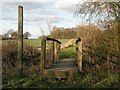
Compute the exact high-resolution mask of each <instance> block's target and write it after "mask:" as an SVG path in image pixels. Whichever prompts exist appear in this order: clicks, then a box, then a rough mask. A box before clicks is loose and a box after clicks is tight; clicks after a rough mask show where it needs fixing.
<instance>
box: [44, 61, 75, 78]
mask: <svg viewBox="0 0 120 90" xmlns="http://www.w3.org/2000/svg"><path fill="white" fill-rule="evenodd" d="M76 73H77V65H76V60H75V59H60V60H59V62H57V63H54V64H52V65H51V66H50V67H49V68H48V69H45V70H44V77H47V78H71V77H73V76H75V74H76Z"/></svg>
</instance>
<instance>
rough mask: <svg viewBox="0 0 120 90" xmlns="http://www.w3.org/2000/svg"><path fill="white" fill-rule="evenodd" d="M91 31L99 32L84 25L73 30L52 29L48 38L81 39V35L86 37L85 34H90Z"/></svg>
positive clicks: (93, 27) (90, 26) (91, 26)
mask: <svg viewBox="0 0 120 90" xmlns="http://www.w3.org/2000/svg"><path fill="white" fill-rule="evenodd" d="M91 30H99V29H98V28H97V27H96V26H94V25H92V24H91V25H84V26H76V27H73V28H63V27H53V28H52V31H51V32H50V35H49V36H50V37H53V38H56V39H71V38H77V37H82V36H83V35H87V33H89V32H91Z"/></svg>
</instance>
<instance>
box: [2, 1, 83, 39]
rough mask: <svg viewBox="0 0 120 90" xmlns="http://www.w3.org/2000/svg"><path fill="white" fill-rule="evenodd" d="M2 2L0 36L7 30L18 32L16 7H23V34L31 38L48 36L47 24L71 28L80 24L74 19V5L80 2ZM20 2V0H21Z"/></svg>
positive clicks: (77, 19) (78, 20)
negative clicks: (27, 34)
mask: <svg viewBox="0 0 120 90" xmlns="http://www.w3.org/2000/svg"><path fill="white" fill-rule="evenodd" d="M14 1H15V0H13V2H6V1H4V2H2V3H0V8H2V9H1V10H2V14H0V22H1V21H2V23H0V26H1V27H0V34H3V33H5V32H6V31H7V30H9V29H11V28H12V29H14V30H15V31H17V30H18V20H17V18H18V5H22V6H23V12H24V15H23V16H24V21H23V22H24V26H23V27H24V32H25V31H28V32H30V33H31V35H32V37H33V38H37V37H38V36H40V35H41V34H42V32H41V30H40V29H42V30H44V34H49V29H48V26H47V24H48V23H49V24H51V26H52V27H53V26H57V27H66V28H67V27H73V26H76V25H77V24H79V23H80V19H79V18H75V17H74V12H75V10H76V4H78V3H79V2H81V0H39V2H38V1H35V0H29V1H31V2H14ZM21 1H22V0H21Z"/></svg>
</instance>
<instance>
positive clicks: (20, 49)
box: [18, 6, 23, 74]
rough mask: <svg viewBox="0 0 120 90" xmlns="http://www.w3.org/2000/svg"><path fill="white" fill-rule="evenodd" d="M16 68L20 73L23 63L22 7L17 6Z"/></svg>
mask: <svg viewBox="0 0 120 90" xmlns="http://www.w3.org/2000/svg"><path fill="white" fill-rule="evenodd" d="M18 60H19V61H18V63H19V64H18V68H19V69H20V71H21V72H20V73H21V74H22V65H23V61H22V60H23V7H22V6H18Z"/></svg>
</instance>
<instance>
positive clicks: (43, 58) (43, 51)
mask: <svg viewBox="0 0 120 90" xmlns="http://www.w3.org/2000/svg"><path fill="white" fill-rule="evenodd" d="M45 62H46V37H45V36H43V37H42V38H41V60H40V71H41V74H43V70H44V69H45Z"/></svg>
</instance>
